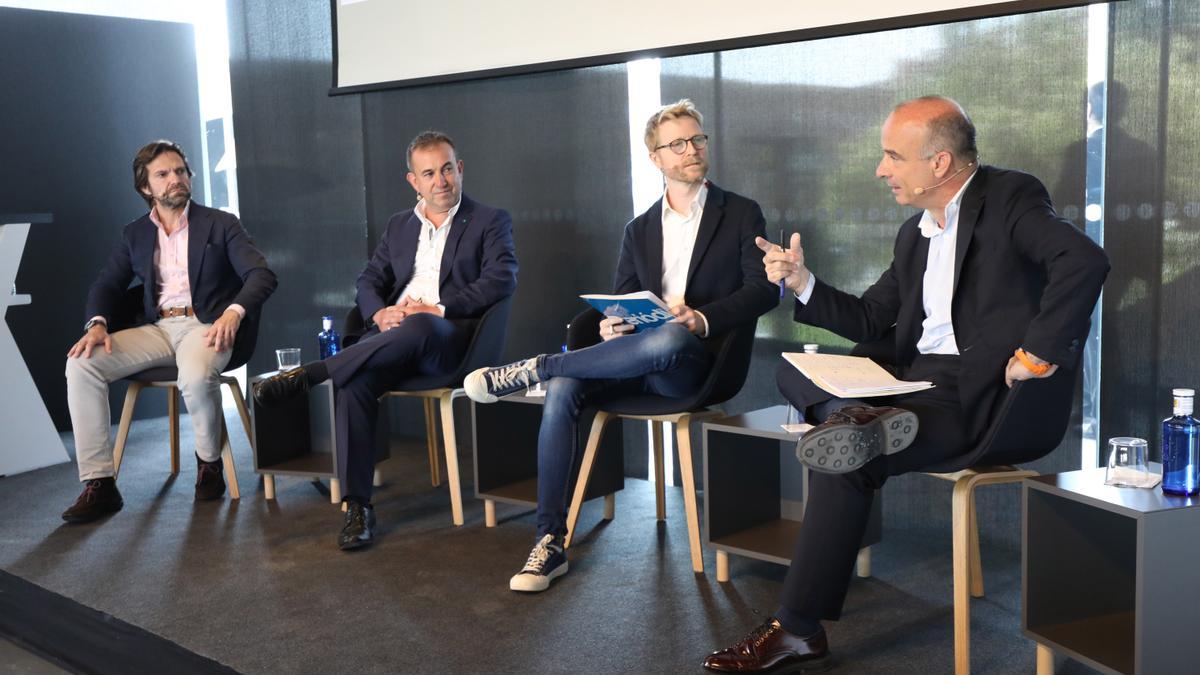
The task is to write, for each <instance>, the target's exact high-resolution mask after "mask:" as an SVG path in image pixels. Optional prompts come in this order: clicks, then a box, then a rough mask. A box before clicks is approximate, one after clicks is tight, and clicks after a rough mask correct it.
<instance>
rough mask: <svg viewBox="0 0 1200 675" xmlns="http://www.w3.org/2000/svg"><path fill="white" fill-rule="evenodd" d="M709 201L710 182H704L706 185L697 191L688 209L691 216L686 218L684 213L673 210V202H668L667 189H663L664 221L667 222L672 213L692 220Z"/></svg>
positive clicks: (703, 184) (702, 185)
mask: <svg viewBox="0 0 1200 675" xmlns="http://www.w3.org/2000/svg"><path fill="white" fill-rule="evenodd" d="M707 199H708V181H704V183H702V184H701V185H700V189H699V190H696V196H695V197H692V204H691V208H689V209H688V213H689V214H690V215H687V216H685V215H683V214H682V213H680V212H678V211H676V210H675V209H673V208H671V202H669V201H667V189H666V188H663V196H662V217H663V220H666V219H667V215H668V214H671V213H674V214H675V215H677V216H679V217H680V218H691V217H693V216H695V215H696V213H697V212H699V211H701V210H702V209H704V202H705V201H706V200H707Z"/></svg>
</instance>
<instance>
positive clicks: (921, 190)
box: [913, 160, 975, 195]
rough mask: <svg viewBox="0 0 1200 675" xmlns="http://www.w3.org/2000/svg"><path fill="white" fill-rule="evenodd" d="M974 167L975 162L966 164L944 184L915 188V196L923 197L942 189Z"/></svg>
mask: <svg viewBox="0 0 1200 675" xmlns="http://www.w3.org/2000/svg"><path fill="white" fill-rule="evenodd" d="M974 165H975V160H971V161H970V162H967V163H966V164H964V165H963V167H962V168H961V169H959V170H958V171H955V172H954V173H952V174H950V176H949V177H948V178H946V180H944V181H942V182H940V183H938V184H937V185H930V186H929V187H919V188H915V189H914V190H913V194H915V195H923V194H925V193H926V192H929V191H930V190H936V189H937V188H940V187H942V186H943V185H945V184H946V183H949V182H950V181H952V180H954V177H955V176H957V175H958V174H960V173H962V172H964V171H966V170H967V169H969V168H971V167H972V166H974Z"/></svg>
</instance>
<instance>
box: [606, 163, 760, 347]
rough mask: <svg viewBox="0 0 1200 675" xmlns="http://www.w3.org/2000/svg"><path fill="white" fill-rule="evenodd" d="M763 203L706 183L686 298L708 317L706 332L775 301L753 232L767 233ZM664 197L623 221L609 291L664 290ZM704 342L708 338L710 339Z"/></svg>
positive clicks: (752, 317) (747, 318)
mask: <svg viewBox="0 0 1200 675" xmlns="http://www.w3.org/2000/svg"><path fill="white" fill-rule="evenodd" d="M765 227H766V221H765V220H764V219H763V214H762V209H760V208H759V207H758V204H757V203H755V202H754V201H753V200H750V199H747V198H745V197H743V196H741V195H738V194H735V193H733V192H726V191H725V190H722V189H721V188H719V187H717V186H716V185H714V184H713V183H711V182H710V183H709V184H708V198H707V199H706V200H705V204H704V214H703V215H702V216H701V217H700V227H699V229H698V231H697V233H696V244H695V246H694V247H693V248H692V260H691V263H690V264H689V265H688V275H687V287H686V289H685V292H684V302H685V303H687V305H688V307H691V308H692V309H694V310H696V311H698V312H700V313H702V314H703V315H704V318H706V319H707V320H708V337H709V338H715V337H719V336H721V335H723V334H725V333H726V332H728V331H729V330H730V329H732V328H735V327H737V326H740V325H744V324H746V323H752V322H754V321H757V320H758V317H759V316H762V315H763V314H765V313H767V312H769V311H771V309H772V308H774V307H775V305H777V304H778V303H779V287H778V286H775V285H774V284H772V283H771V282H769V281H767V275H766V272H765V271H764V269H763V263H762V251H760V250H759V248H758V247H757V246H755V244H754V238H755V237H766V229H765ZM662 247H663V241H662V200H661V199H660V200H658V201H657V202H655V203H654V206H651V207H650V209H649V210H647V211H646V212H645V213H643V214H641V215H640V216H638V217H636V218H634V219H633V220H631V221H630V222H629V224H628V225H626V226H625V237H624V240H623V241H622V242H621V255H620V257H619V258H618V260H617V274H616V279H615V280H614V281H613V293H633V292H635V291H642V290H646V291H652V292H654V293H655V294H656V295H660V296H661V295H662V274H663V271H662ZM708 342H710V343H712V342H713V341H712V340H709V341H708Z"/></svg>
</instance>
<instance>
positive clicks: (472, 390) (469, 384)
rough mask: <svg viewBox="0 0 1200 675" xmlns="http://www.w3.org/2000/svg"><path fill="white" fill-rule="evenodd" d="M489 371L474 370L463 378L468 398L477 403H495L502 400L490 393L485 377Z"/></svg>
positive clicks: (483, 369)
mask: <svg viewBox="0 0 1200 675" xmlns="http://www.w3.org/2000/svg"><path fill="white" fill-rule="evenodd" d="M487 370H488V369H487V368H480V369H478V370H473V371H471V372H470V373H468V374H467V376H466V377H465V378H463V390H464V391H466V392H467V398H469V399H471V400H472V401H475V402H476V403H495V402H496V401H499V400H500V397H499V396H493V395H492V394H489V393H488V388H487V380H485V379H484V377H483V374H484V373H486V372H487Z"/></svg>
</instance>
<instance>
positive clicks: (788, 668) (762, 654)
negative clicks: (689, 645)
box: [704, 617, 833, 674]
mask: <svg viewBox="0 0 1200 675" xmlns="http://www.w3.org/2000/svg"><path fill="white" fill-rule="evenodd" d="M832 665H833V660H832V659H831V658H830V656H829V643H828V642H827V641H826V639H825V629H824V628H822V629H821V630H819V631H817V632H816V633H813V634H812V635H810V636H809V637H806V638H802V637H798V636H796V635H792V634H791V633H789V632H787V631H786V630H784V629H783V626H781V625H780V624H779V620H778V619H776V618H774V617H771V618H770V619H767V620H766V621H765V622H763V624H762V625H761V626H759V627H758V628H755V629H754V630H753V631H752V632H751V633H750V634H749V635H747V636H746V637H744V638H742V640H741V641H740V642H738V643H737V644H735V645H733V646H732V647H726V648H725V649H722V650H721V651H719V652H713V653H712V654H711V655H709V657H708V658H707V659H704V667H705V668H707V669H709V670H715V671H718V672H721V673H772V674H776V673H817V672H821V671H823V670H828V669H829V668H830V667H831V666H832Z"/></svg>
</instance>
